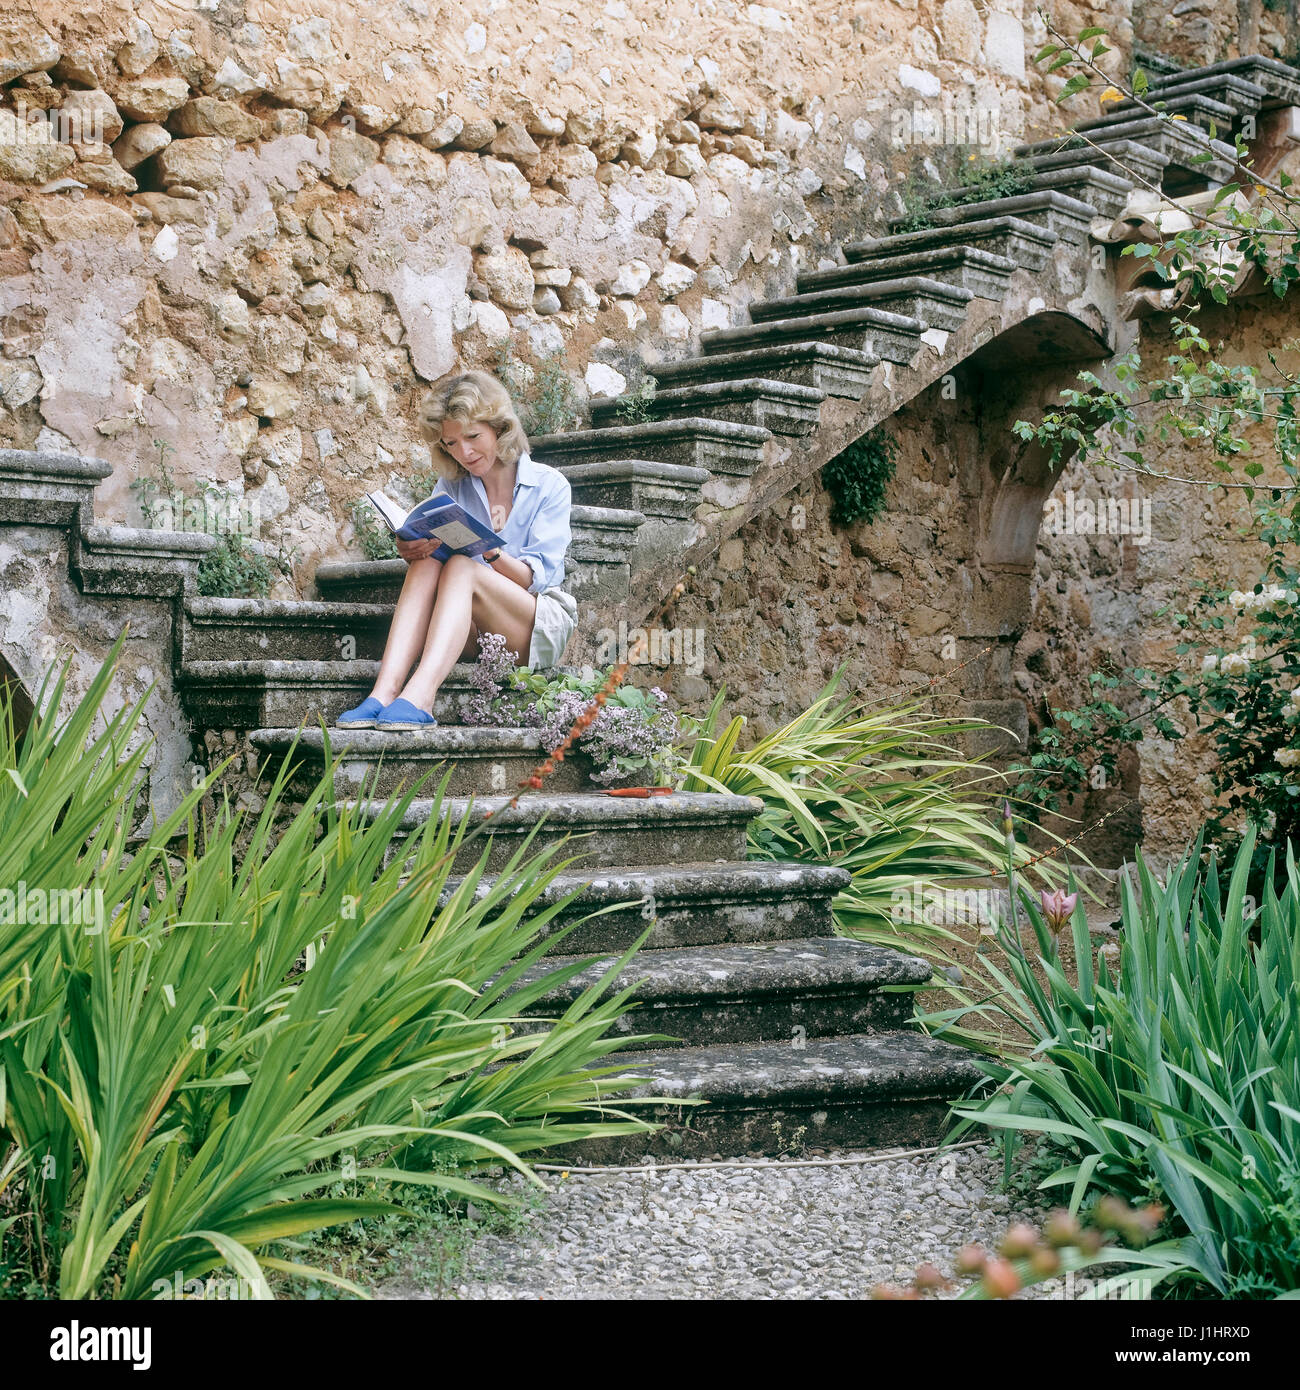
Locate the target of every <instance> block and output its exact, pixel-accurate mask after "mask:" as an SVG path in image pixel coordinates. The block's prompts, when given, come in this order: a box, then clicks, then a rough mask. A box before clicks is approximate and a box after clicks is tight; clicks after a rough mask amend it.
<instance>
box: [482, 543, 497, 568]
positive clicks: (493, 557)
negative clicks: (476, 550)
mask: <svg viewBox="0 0 1300 1390" xmlns="http://www.w3.org/2000/svg"><path fill="white" fill-rule="evenodd" d="M483 558H484V560H486V561H487V563H488V564H489V565H495V564H496V562H497V561H498V560H499V559H500V558H501V547H500V546H497V548H496V549H495V550H494V551H492V553H491V554H489V553H488V552H487V551H486V550H485V551H484V552H483Z"/></svg>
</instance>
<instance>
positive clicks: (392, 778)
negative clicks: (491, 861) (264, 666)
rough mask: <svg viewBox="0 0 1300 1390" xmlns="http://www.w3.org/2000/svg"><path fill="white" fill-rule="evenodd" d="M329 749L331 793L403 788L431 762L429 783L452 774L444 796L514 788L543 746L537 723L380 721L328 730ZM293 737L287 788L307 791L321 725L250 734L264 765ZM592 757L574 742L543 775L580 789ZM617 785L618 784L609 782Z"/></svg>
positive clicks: (541, 756)
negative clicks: (408, 724) (405, 728)
mask: <svg viewBox="0 0 1300 1390" xmlns="http://www.w3.org/2000/svg"><path fill="white" fill-rule="evenodd" d="M328 735H329V746H330V751H331V752H332V753H333V755H334V757H335V760H336V762H335V780H334V790H335V793H336V795H338V796H343V797H349V796H355V795H360V794H361V793H362V791H363V789H364V790H365V791H366V792H367V793H368V794H369V795H372V796H391V795H393V794H394V793H395V792H397V791H399V790H402V789H404V788H409V787H410V786H411V785H412V783H414V782H415V781H416V779H417V778H419V777H421V776H423V775H424V774H425V773H426V772H428V771H429V770H430V769H435V771H434V772H433V775H432V778H431V781H430V782H429V783H428V788H427V789H428V790H429V791H432V790H433V789H434V788H436V787H437V785H438V783H439V781H440V780H441V778H442V776H443V774H444V773H445V772H448V771H450V773H451V778H450V781H449V782H448V784H447V792H448V794H449V795H451V796H472V795H475V794H484V793H490V792H507V793H509V794H510V795H514V793H515V791H516V790H517V789H518V787H519V783H520V782H521V781H523V780H524V779H525V778H527V777H529V776H530V775H531V774H532V772H533V771H534V769H535V768H536V767H537V765H538V763H540V762H542V761H544V760H545V758H546V755H547V753H548V752H549V751H550V750H549V749H548V748H546V747H545V746H543V743H542V737H541V734H540V733H539V732H538V730H537V729H519V728H485V727H483V726H482V725H466V724H447V725H442V724H440V725H438V726H437V727H434V728H428V729H413V730H411V731H410V732H409V733H407V732H400V731H397V730H387V729H340V728H333V729H330V730H328ZM295 738H296V739H297V741H298V746H297V749H296V750H295V753H294V762H295V764H296V765H297V767H298V771H297V772H295V773H294V775H293V777H292V778H291V780H290V786H291V788H293V789H295V790H298V791H306V790H307V789H309V788H311V787H314V786H315V785H316V784H317V782H319V780H320V777H321V773H322V772H323V771H324V767H325V763H324V757H325V752H324V749H325V738H324V736H323V735H322V733H321V730H320V727H319V726H317V727H316V728H311V727H305V728H303V729H302V730H301V731H299V730H298V729H296V728H294V729H289V728H278V729H270V728H268V729H254V730H252V732H250V734H249V735H248V740H249V742H250V743H251V744H252V745H253V747H254V748H256V749H257V750H258V753H259V755H260V756H261V758H262V760H263V763H264V764H268V765H269V767H268V770H271V769H273V768H274V767H276V766H278V765H279V762H280V760H281V759H282V758H283V757H284V756H285V755H286V754H287V753H288V752H289V749H290V746H291V745H292V744H293V742H294V740H295ZM593 770H594V769H593V764H592V762H591V759H590V758H589V757H587V755H586V754H585V753H582V752H580V751H578V750H572V751H570V752H569V753H568V754H567V755H566V756H565V758H564V761H563V762H561V763H559V764H558V765H557V766H556V769H555V771H554V772H553V773H551V775H550V776H549V777H548V778H547V779H546V785H547V787H548V788H549V789H550V790H552V791H556V792H567V791H574V792H581V791H586V790H589V789H591V788H592V787H593V786H594V785H595V784H594V783H592V781H591V780H590V777H589V774H590V773H591V772H592V771H593ZM615 785H618V784H615Z"/></svg>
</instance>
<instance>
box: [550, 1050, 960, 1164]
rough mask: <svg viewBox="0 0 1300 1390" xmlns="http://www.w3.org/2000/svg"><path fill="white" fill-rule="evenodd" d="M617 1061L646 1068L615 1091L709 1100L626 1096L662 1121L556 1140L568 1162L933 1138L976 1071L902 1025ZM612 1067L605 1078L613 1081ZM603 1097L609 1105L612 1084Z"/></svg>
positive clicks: (636, 1069) (640, 1111) (635, 1070)
mask: <svg viewBox="0 0 1300 1390" xmlns="http://www.w3.org/2000/svg"><path fill="white" fill-rule="evenodd" d="M613 1060H615V1059H613V1058H611V1061H613ZM617 1061H618V1062H619V1063H621V1064H622V1065H624V1066H626V1067H627V1068H628V1071H627V1073H625V1074H626V1075H629V1076H631V1075H640V1076H645V1077H648V1078H649V1081H648V1082H647V1083H644V1084H635V1085H629V1086H628V1087H627V1088H626V1089H625V1090H624V1091H623V1092H622V1094H623V1095H627V1096H655V1095H664V1096H669V1097H674V1098H680V1099H682V1100H685V1099H686V1098H688V1097H691V1096H697V1097H700V1098H701V1099H703V1100H705V1101H707V1102H708V1103H707V1104H705V1105H695V1106H685V1105H674V1104H672V1103H671V1101H669V1102H668V1103H665V1104H662V1105H658V1106H653V1107H644V1108H643V1107H640V1106H638V1107H635V1110H634V1113H636V1114H637V1115H638V1116H639V1117H640V1118H642V1119H646V1120H653V1121H657V1122H660V1123H662V1124H664V1125H665V1128H664V1129H661V1130H658V1131H656V1132H655V1133H653V1134H650V1135H640V1134H633V1135H628V1136H625V1137H621V1138H614V1139H606V1140H600V1141H598V1142H593V1143H586V1144H582V1145H565V1146H564V1149H563V1150H562V1151H561V1152H563V1153H564V1154H567V1155H570V1156H571V1157H572V1158H573V1159H574V1160H575V1163H577V1162H581V1163H625V1162H630V1161H633V1160H635V1159H638V1158H641V1157H643V1156H645V1155H647V1154H649V1155H654V1156H656V1157H663V1158H669V1157H675V1158H709V1157H711V1156H712V1155H713V1154H715V1153H720V1154H778V1153H785V1152H787V1151H788V1150H789V1149H790V1148H791V1147H792V1146H797V1145H799V1144H800V1143H801V1142H802V1143H803V1144H806V1145H809V1146H815V1147H817V1148H830V1149H870V1148H881V1147H893V1146H902V1147H908V1146H912V1145H923V1144H924V1145H928V1144H933V1143H935V1142H937V1141H938V1140H939V1139H940V1138H941V1137H942V1136H943V1134H944V1131H945V1130H946V1128H947V1125H948V1113H949V1104H950V1102H951V1101H953V1100H956V1099H958V1098H959V1097H961V1096H963V1095H964V1094H966V1092H967V1091H968V1090H969V1089H970V1088H971V1087H972V1086H973V1085H975V1084H976V1083H977V1082H978V1081H980V1080H981V1079H982V1075H983V1074H982V1073H981V1072H980V1071H979V1069H978V1067H976V1065H975V1063H974V1061H973V1060H972V1054H971V1053H970V1052H968V1051H967V1050H966V1049H965V1048H961V1047H954V1046H952V1044H950V1043H944V1042H938V1041H936V1040H935V1039H934V1038H930V1037H927V1036H926V1035H925V1034H923V1033H916V1032H903V1031H899V1032H894V1033H864V1034H854V1035H851V1036H848V1037H838V1038H811V1037H810V1038H807V1039H806V1040H805V1041H804V1046H803V1047H795V1046H793V1045H792V1044H791V1043H790V1042H781V1043H732V1044H729V1045H724V1046H719V1047H685V1048H678V1049H676V1050H672V1051H668V1052H658V1053H650V1054H645V1053H642V1054H637V1055H623V1054H618V1055H617ZM617 1075H618V1074H614V1076H612V1077H611V1082H610V1083H607V1084H612V1085H615V1086H617V1084H618V1082H617ZM610 1104H611V1105H613V1106H617V1104H618V1095H617V1094H616V1095H615V1096H614V1097H612V1098H611V1100H610ZM629 1109H633V1107H629Z"/></svg>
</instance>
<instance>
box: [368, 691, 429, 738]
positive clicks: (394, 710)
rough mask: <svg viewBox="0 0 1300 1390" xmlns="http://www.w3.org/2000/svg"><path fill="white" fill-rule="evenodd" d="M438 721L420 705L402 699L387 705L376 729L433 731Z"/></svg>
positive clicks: (376, 721)
mask: <svg viewBox="0 0 1300 1390" xmlns="http://www.w3.org/2000/svg"><path fill="white" fill-rule="evenodd" d="M437 722H438V721H437V720H436V719H435V718H434V717H433V715H431V714H430V713H429V712H428V711H427V710H422V709H421V708H420V707H419V705H413V704H412V703H411V702H410V701H409V700H403V699H401V698H400V697H399V698H398V699H396V700H394V701H393V703H392V704H391V705H385V706H384V708H383V709H382V710H381V711H380V712H379V714H378V716H377V717H376V719H375V728H376V729H390V730H396V731H401V730H405V729H431V728H433V726H434V725H435V724H437Z"/></svg>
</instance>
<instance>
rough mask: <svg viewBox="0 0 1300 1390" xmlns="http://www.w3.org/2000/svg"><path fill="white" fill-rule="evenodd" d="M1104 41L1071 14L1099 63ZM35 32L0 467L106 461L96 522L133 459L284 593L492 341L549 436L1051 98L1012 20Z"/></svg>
mask: <svg viewBox="0 0 1300 1390" xmlns="http://www.w3.org/2000/svg"><path fill="white" fill-rule="evenodd" d="M1126 11H1127V6H1126V4H1125V3H1123V0H1120V3H1111V4H1109V5H1107V6H1103V7H1102V8H1101V10H1100V11H1093V10H1084V9H1077V13H1076V11H1075V10H1072V11H1071V17H1072V19H1075V18H1077V19H1079V20H1080V22H1091V21H1092V20H1094V19H1097V18H1099V17H1105V16H1109V17H1110V18H1111V19H1112V20H1113V21H1114V23H1115V27H1116V32H1117V36H1118V38H1119V39H1120V41H1121V47H1120V49H1117V52H1116V55H1115V61H1117V62H1118V61H1119V59H1120V56H1121V52H1122V45H1123V43H1124V42H1125V41H1126V38H1127V34H1128V27H1127V19H1126V17H1125V16H1126ZM34 14H35V15H36V16H37V18H38V19H39V23H38V22H34V20H33V17H32V14H29V13H21V14H20V13H17V12H13V11H11V12H10V13H9V14H8V15H7V16H6V17H5V19H4V20H3V21H0V83H3V84H4V85H3V86H2V87H0V334H2V335H3V340H4V342H3V358H0V402H2V403H3V408H2V409H0V446H9V447H18V448H31V447H42V448H53V449H57V450H63V451H73V452H77V453H81V454H84V455H92V456H96V457H100V458H103V459H106V460H107V461H109V462H110V463H112V464H113V466H114V472H113V475H112V477H111V479H110V480H109V481H108V482H107V483H106V484H105V485H104V486H103V488H101V490H100V503H99V505H100V508H101V513H102V515H103V517H104V519H106V520H111V521H125V522H138V520H139V511H138V507H137V499H136V497H135V496H134V495H133V494H132V493H131V491H130V484H131V482H132V481H134V480H135V479H137V478H138V477H140V476H141V475H142V474H146V473H149V472H151V470H153V469H154V466H155V462H156V461H157V460H158V459H160V458H161V459H163V460H164V461H166V462H168V463H169V465H170V466H171V468H172V470H173V472H174V475H175V478H176V480H177V482H178V483H179V484H181V485H182V486H185V487H187V488H188V489H189V490H193V488H194V486H195V485H196V484H197V483H198V482H199V481H200V480H210V481H213V482H216V483H219V484H221V485H222V486H223V487H225V488H227V489H229V490H230V491H232V492H234V493H238V494H240V495H241V496H242V497H243V499H244V502H245V508H246V514H247V515H250V516H252V517H254V518H255V519H256V522H257V525H258V527H259V532H260V542H261V544H262V545H263V546H264V547H265V548H266V549H267V550H268V551H270V552H271V553H277V554H280V555H282V556H285V557H289V558H291V559H292V560H293V561H294V568H293V573H292V577H291V578H286V579H284V580H282V581H281V583H280V586H279V588H278V589H277V591H276V593H277V594H278V595H279V596H285V597H287V596H290V595H292V594H293V593H295V592H298V593H304V592H309V591H310V585H311V579H312V575H313V573H314V571H315V568H316V565H317V563H318V562H319V561H321V560H323V559H330V558H336V559H337V558H342V557H344V556H345V555H348V554H356V553H357V551H356V546H355V537H354V535H353V529H352V525H351V510H352V504H353V501H354V499H355V498H356V497H357V496H358V495H359V493H360V492H361V491H363V490H364V489H365V488H366V487H368V486H373V485H375V484H390V483H391V484H392V485H393V486H395V487H397V488H398V489H400V487H401V485H402V479H403V477H405V476H406V475H409V474H410V473H411V472H412V471H413V470H418V469H419V468H420V467H422V466H427V461H428V460H427V452H426V451H425V449H424V447H423V446H422V445H421V443H420V442H419V437H418V433H417V431H416V430H415V427H414V420H413V414H414V411H413V406H414V401H415V399H416V398H417V396H418V394H419V393H420V391H421V390H422V389H423V387H424V385H425V384H426V383H428V382H430V381H433V380H436V379H438V378H439V377H441V376H443V375H444V374H446V373H448V372H450V371H452V370H460V369H464V368H466V367H470V366H488V367H491V366H493V365H494V364H495V362H496V360H497V352H498V348H499V345H500V344H501V343H502V342H503V341H508V342H509V344H510V349H511V351H512V353H513V355H514V356H515V358H516V359H518V360H519V362H520V363H521V364H522V378H523V383H524V392H523V394H525V395H527V394H528V391H529V387H528V385H527V383H528V379H529V371H530V369H531V368H532V367H533V366H535V365H536V364H538V363H539V362H541V361H543V360H545V359H547V358H548V357H550V356H552V355H554V354H558V355H560V357H561V359H562V361H563V366H564V371H565V374H566V376H567V378H568V380H569V384H570V386H571V388H572V404H573V415H572V422H574V423H576V422H578V421H579V420H581V419H582V418H584V414H585V409H586V404H587V401H588V400H589V399H590V398H591V397H593V396H598V395H618V394H620V393H622V392H623V391H624V390H625V389H627V388H628V387H630V386H634V385H635V384H636V381H637V379H638V377H639V376H640V374H641V372H642V370H643V366H644V364H645V363H650V362H654V361H655V360H658V359H660V358H662V357H665V356H666V357H672V356H679V355H684V354H686V353H687V352H689V351H690V350H691V349H692V347H693V345H694V344H695V342H696V341H697V338H698V334H699V333H700V331H701V330H705V329H709V328H715V327H722V326H727V325H729V324H733V323H736V322H741V321H743V319H744V313H745V306H746V305H747V304H748V302H749V301H750V300H751V299H753V298H755V297H758V296H769V295H772V294H777V293H782V292H788V291H790V290H791V289H792V288H793V282H794V277H795V274H796V273H797V272H798V271H799V270H800V269H802V268H806V267H817V266H823V265H829V264H833V263H835V261H836V258H837V254H838V245H837V243H838V242H839V241H841V240H843V239H845V238H847V237H850V236H860V235H863V234H867V233H870V232H872V231H877V230H879V229H880V228H881V227H882V225H883V219H884V218H885V217H886V216H888V215H890V214H893V213H896V212H897V211H899V209H900V208H901V206H902V204H901V203H900V201H899V199H898V197H897V196H896V192H897V188H898V181H899V179H901V178H903V176H904V175H905V174H907V173H909V172H913V171H916V170H918V169H921V168H922V166H924V165H927V164H928V171H929V176H937V175H938V174H939V173H940V172H941V170H940V167H939V166H940V165H941V164H943V163H944V156H945V155H951V153H952V149H951V140H952V137H953V135H954V133H956V134H967V135H970V136H971V137H972V138H973V139H975V140H984V139H986V138H987V139H988V141H989V142H990V143H988V145H987V149H988V151H989V152H990V153H994V152H996V149H997V148H998V147H999V146H998V142H1002V143H1006V142H1009V141H1013V140H1015V139H1017V138H1019V137H1020V136H1021V135H1023V134H1026V133H1028V134H1031V135H1032V134H1037V133H1041V131H1043V130H1047V129H1051V128H1053V122H1054V120H1055V117H1054V114H1053V109H1052V107H1051V105H1050V100H1049V98H1050V95H1051V94H1052V92H1053V91H1054V90H1055V89H1056V88H1057V87H1058V86H1059V79H1056V78H1051V79H1046V80H1044V79H1042V78H1040V77H1039V76H1038V75H1036V74H1035V73H1033V71H1032V69H1030V70H1029V71H1027V69H1026V53H1027V51H1031V50H1032V49H1033V47H1034V46H1035V45H1036V44H1037V43H1038V42H1039V40H1040V39H1041V33H1040V32H1039V30H1040V28H1041V25H1040V23H1039V21H1038V20H1037V19H1036V18H1034V16H1033V13H1032V11H1031V10H1030V9H1029V7H1027V6H1023V5H1022V2H1021V0H994V3H993V4H991V5H989V6H987V7H983V6H981V7H978V8H977V6H976V5H975V4H974V3H973V2H972V0H942V3H928V0H927V2H926V3H921V2H920V0H910V3H908V2H907V0H902V2H901V3H899V2H896V0H872V3H866V4H863V3H858V4H848V3H846V4H841V5H829V6H828V5H826V4H823V3H821V2H820V0H798V3H790V4H785V5H783V6H781V7H774V6H762V5H743V4H733V3H723V2H722V0H717V3H714V0H700V2H699V3H695V4H688V3H685V0H675V2H674V3H668V4H666V5H664V6H659V7H656V8H655V10H654V12H653V14H652V15H650V14H649V12H648V11H647V10H646V8H645V7H644V6H631V5H627V4H624V3H622V0H608V3H605V4H603V5H602V6H600V7H599V9H598V10H597V12H596V13H595V15H594V17H593V16H592V15H591V14H589V13H588V11H587V10H585V9H582V8H580V7H576V6H572V5H565V4H559V5H542V4H535V5H531V6H529V7H526V8H525V9H523V10H521V9H520V8H519V7H517V6H506V5H504V4H500V3H493V0H487V3H485V4H482V5H452V6H446V7H434V6H428V5H426V4H424V3H423V0H407V3H405V4H402V5H398V6H396V7H392V8H390V7H388V6H386V5H385V6H374V5H355V4H348V5H341V4H337V3H333V0H318V3H314V4H312V5H305V4H290V5H284V4H276V5H269V4H268V5H253V4H248V5H244V6H239V5H230V4H225V3H223V4H222V5H221V6H220V7H219V8H218V9H216V10H215V11H212V12H209V11H206V10H202V9H195V10H189V11H187V12H184V13H180V14H178V12H177V10H176V9H175V7H172V6H163V5H157V6H153V5H148V4H142V5H138V6H134V7H130V6H126V5H123V4H116V5H114V4H110V5H107V6H102V7H97V8H96V9H94V10H93V11H92V10H90V9H89V8H85V9H74V10H72V11H69V10H68V9H67V8H66V7H55V6H53V5H49V4H44V5H40V4H38V5H37V6H36V8H35V11H34ZM945 111H946V112H947V113H948V120H947V125H946V129H945V124H944V113H945ZM41 112H49V113H51V115H52V116H53V118H54V121H55V125H54V131H55V138H52V139H47V140H44V141H37V140H36V139H35V137H34V136H33V135H32V132H33V131H34V130H35V129H37V127H34V126H32V125H31V124H30V121H31V119H32V118H33V117H34V116H35V115H37V114H39V113H41ZM927 121H929V122H930V124H928V125H927V124H926V122H927ZM963 121H964V122H965V124H962V122H963ZM60 122H62V123H63V124H62V126H61V127H60V124H59V123H60ZM45 129H46V130H49V129H50V127H48V126H46V127H45ZM60 131H61V133H62V134H63V135H64V137H65V138H63V139H59V138H57V135H58V134H59V133H60ZM74 136H75V137H77V138H76V139H73V138H72V137H74ZM936 137H937V138H938V139H940V140H943V139H947V140H948V141H949V144H948V145H947V146H941V145H935V144H934V143H933V140H934V139H935V138H936ZM921 177H923V178H924V177H927V175H926V174H925V173H922V175H921ZM169 450H170V451H173V452H169Z"/></svg>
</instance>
